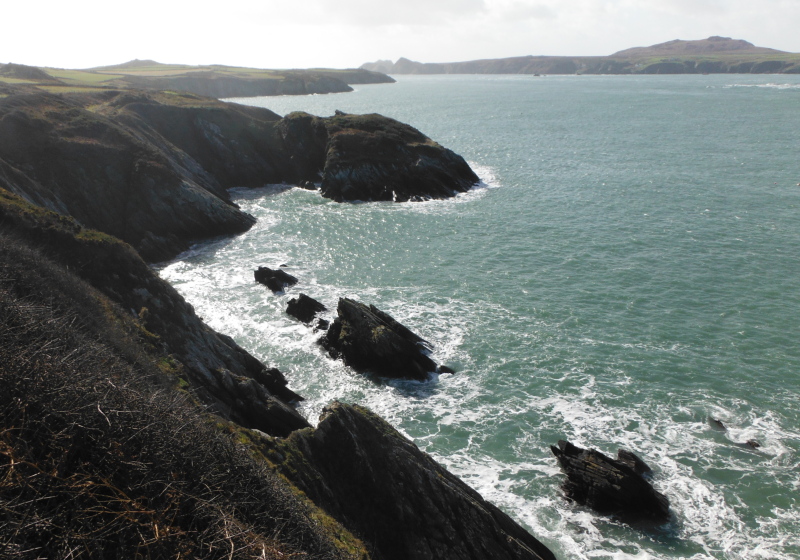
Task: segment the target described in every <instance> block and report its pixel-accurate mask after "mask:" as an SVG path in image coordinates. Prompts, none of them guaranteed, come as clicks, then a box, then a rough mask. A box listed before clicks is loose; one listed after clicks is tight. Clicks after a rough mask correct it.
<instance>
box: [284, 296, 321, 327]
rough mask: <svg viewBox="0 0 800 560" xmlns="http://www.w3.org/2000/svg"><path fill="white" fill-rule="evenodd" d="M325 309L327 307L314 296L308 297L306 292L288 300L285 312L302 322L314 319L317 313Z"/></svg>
mask: <svg viewBox="0 0 800 560" xmlns="http://www.w3.org/2000/svg"><path fill="white" fill-rule="evenodd" d="M327 309H328V308H327V307H325V306H324V305H322V304H321V303H320V302H318V301H317V300H315V299H314V298H312V297H308V296H307V295H306V294H300V295H299V296H297V297H296V298H292V299H290V300H289V303H288V304H287V306H286V313H288V314H289V315H291V316H292V317H295V318H296V319H299V320H301V321H302V322H304V323H310V322H311V321H313V320H314V317H315V316H316V315H317V313H322V312H323V311H327Z"/></svg>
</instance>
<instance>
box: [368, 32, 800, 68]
mask: <svg viewBox="0 0 800 560" xmlns="http://www.w3.org/2000/svg"><path fill="white" fill-rule="evenodd" d="M361 68H363V69H365V70H372V71H376V72H383V73H386V74H704V73H708V74H717V73H732V74H751V73H752V74H765V73H792V74H796V73H800V54H797V53H786V52H782V51H778V50H774V49H768V48H764V47H756V46H754V45H752V44H751V43H748V42H747V41H743V40H735V39H731V38H728V37H709V38H708V39H702V40H698V41H681V40H675V41H669V42H666V43H661V44H658V45H653V46H650V47H636V48H631V49H626V50H623V51H619V52H616V53H614V54H612V55H610V56H520V57H512V58H500V59H487V60H472V61H467V62H443V63H422V62H415V61H412V60H408V59H406V58H400V59H399V60H397V62H394V63H392V62H391V61H387V60H379V61H377V62H372V63H367V64H363V65H362V66H361Z"/></svg>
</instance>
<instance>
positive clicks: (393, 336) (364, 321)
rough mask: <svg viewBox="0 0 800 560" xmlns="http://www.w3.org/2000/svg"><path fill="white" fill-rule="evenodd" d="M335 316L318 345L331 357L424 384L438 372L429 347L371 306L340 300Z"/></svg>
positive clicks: (419, 338) (366, 369)
mask: <svg viewBox="0 0 800 560" xmlns="http://www.w3.org/2000/svg"><path fill="white" fill-rule="evenodd" d="M337 313H338V317H337V318H336V319H335V320H334V321H333V324H332V325H331V326H330V328H329V329H328V332H327V333H326V335H325V336H324V337H322V339H320V344H321V345H322V346H323V347H324V348H325V349H326V350H328V353H329V354H330V355H331V357H332V358H342V359H343V360H344V362H345V363H346V364H347V365H348V366H350V367H352V368H353V369H356V370H359V371H371V372H373V373H376V374H378V375H381V376H383V377H392V378H403V379H416V380H419V381H425V380H427V379H428V373H430V372H435V371H436V370H437V365H436V362H434V361H433V360H431V359H430V358H429V357H428V356H427V354H426V352H427V351H429V350H430V348H431V347H430V344H429V343H428V342H427V341H425V340H423V339H422V338H421V337H420V336H418V335H416V334H414V333H413V332H411V331H410V330H409V329H408V328H407V327H405V326H403V325H401V324H400V323H398V322H397V321H395V320H394V319H393V318H392V317H391V316H390V315H388V314H386V313H384V312H383V311H381V310H380V309H378V308H377V307H375V306H374V305H370V306H367V305H365V304H363V303H360V302H357V301H354V300H352V299H348V298H341V299H340V300H339V305H338V307H337Z"/></svg>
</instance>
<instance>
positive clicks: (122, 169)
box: [0, 91, 478, 261]
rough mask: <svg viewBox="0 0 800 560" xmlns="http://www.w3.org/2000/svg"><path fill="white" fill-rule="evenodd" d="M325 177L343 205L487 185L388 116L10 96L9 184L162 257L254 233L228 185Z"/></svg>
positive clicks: (186, 97)
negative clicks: (197, 243)
mask: <svg viewBox="0 0 800 560" xmlns="http://www.w3.org/2000/svg"><path fill="white" fill-rule="evenodd" d="M320 179H321V180H322V193H323V195H325V196H328V197H330V198H333V199H335V200H339V201H343V200H393V199H394V200H398V201H403V200H409V199H415V198H416V199H421V198H432V197H433V198H444V197H447V196H453V195H454V194H456V193H458V192H463V191H464V190H467V189H468V188H470V187H471V186H472V184H474V183H475V182H477V180H478V179H477V177H476V176H475V175H474V173H472V171H471V170H470V169H469V166H467V164H466V163H465V162H464V161H463V159H461V158H460V157H459V156H457V155H456V154H453V153H452V152H451V151H450V150H447V149H446V148H443V147H441V146H439V145H438V144H436V143H435V142H433V141H431V140H430V139H428V138H426V137H425V136H424V135H422V134H421V133H420V132H419V131H416V130H414V129H413V128H411V127H409V126H407V125H403V124H401V123H398V122H397V121H393V120H392V119H388V118H386V117H381V116H379V115H368V116H351V115H347V116H336V117H331V118H327V119H320V118H317V117H312V116H311V115H301V114H298V115H290V116H288V117H287V118H285V119H281V118H280V117H279V116H278V115H276V114H275V113H273V112H271V111H269V110H266V109H259V108H254V107H244V106H241V105H236V104H231V103H223V102H220V101H215V100H213V99H209V98H202V97H198V96H194V95H190V94H168V93H163V92H159V93H152V92H141V91H105V92H100V93H94V94H80V95H73V96H60V95H52V94H47V93H43V92H35V93H29V94H21V95H11V96H8V97H5V98H0V187H3V188H5V189H7V190H9V191H11V192H14V193H16V194H18V195H20V196H22V197H24V198H25V199H26V200H28V201H30V202H32V203H35V204H38V205H40V206H43V207H45V208H48V209H51V210H53V211H56V212H59V213H62V214H66V215H70V216H72V217H74V218H75V219H76V220H78V222H79V223H81V224H82V225H84V226H87V227H91V228H95V229H99V230H101V231H103V232H106V233H109V234H111V235H114V236H115V237H118V238H120V239H122V240H124V241H126V242H128V243H130V244H131V245H133V246H134V247H135V248H136V249H137V251H138V252H139V253H140V254H141V255H142V256H143V257H144V258H145V259H146V260H149V261H159V260H166V259H168V258H171V257H173V256H175V255H176V254H178V253H180V252H181V251H183V250H185V249H187V248H188V244H189V242H190V241H192V240H195V239H200V238H205V237H210V236H215V235H225V234H232V233H238V232H242V231H245V230H247V229H248V228H249V227H251V226H252V225H253V223H254V220H253V218H252V217H251V216H249V215H247V214H245V213H243V212H241V211H240V210H239V209H238V208H237V207H236V206H235V205H234V204H233V203H232V202H231V201H230V198H229V196H228V194H227V189H230V188H233V187H257V186H263V185H265V184H271V183H282V182H290V183H291V182H293V183H297V182H299V181H312V182H315V181H319V180H320Z"/></svg>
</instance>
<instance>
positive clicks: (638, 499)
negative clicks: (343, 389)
mask: <svg viewBox="0 0 800 560" xmlns="http://www.w3.org/2000/svg"><path fill="white" fill-rule="evenodd" d="M550 449H552V451H553V454H554V455H555V456H556V458H557V459H558V463H559V465H560V466H561V470H563V471H564V473H566V475H567V480H566V481H565V482H564V485H563V489H564V493H565V494H566V495H567V497H568V498H570V499H572V500H574V501H576V502H578V503H579V504H584V505H587V506H589V507H591V508H592V509H594V510H596V511H598V512H600V513H603V514H612V515H617V516H619V517H620V518H621V519H623V520H624V521H627V522H631V523H636V522H641V521H650V522H658V523H664V522H667V521H668V520H669V518H670V511H669V500H668V499H667V498H666V496H664V495H663V494H661V493H660V492H658V491H656V490H655V489H654V488H653V487H652V485H651V484H650V483H649V482H647V481H646V480H645V479H644V478H643V477H642V476H641V475H640V474H639V473H637V470H642V468H643V467H642V465H643V466H644V467H647V465H645V464H644V462H643V461H641V459H639V458H638V457H636V456H635V455H633V454H632V453H630V452H626V451H624V450H623V451H622V456H623V457H624V461H617V460H614V459H611V458H610V457H607V456H606V455H603V454H602V453H600V452H599V451H596V450H594V449H581V448H580V447H577V446H575V445H572V444H571V443H569V442H568V441H564V440H561V441H559V442H558V447H556V446H551V447H550ZM631 456H633V457H635V459H632V458H631ZM629 463H632V464H633V465H634V468H632V467H631V466H629ZM637 465H638V466H637ZM647 468H648V469H649V467H647ZM635 469H636V470H635Z"/></svg>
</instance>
